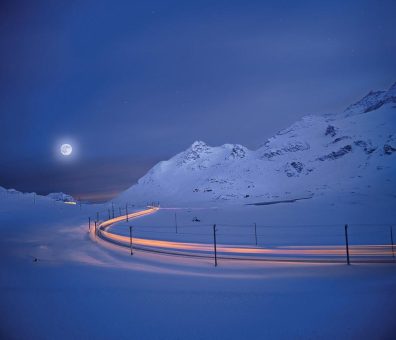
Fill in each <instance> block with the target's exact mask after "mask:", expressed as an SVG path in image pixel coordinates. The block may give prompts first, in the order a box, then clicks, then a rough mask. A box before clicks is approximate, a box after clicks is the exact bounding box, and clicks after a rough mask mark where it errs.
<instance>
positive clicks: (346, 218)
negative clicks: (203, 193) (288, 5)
mask: <svg viewBox="0 0 396 340" xmlns="http://www.w3.org/2000/svg"><path fill="white" fill-rule="evenodd" d="M34 201H35V202H34ZM0 202H1V205H0V228H1V236H2V237H1V239H0V255H1V256H0V259H1V260H0V261H1V275H0V288H1V293H0V306H1V307H0V308H1V311H0V315H1V317H0V318H1V319H0V320H1V324H0V337H1V338H4V339H14V338H15V339H110V338H111V339H131V338H133V339H250V338H260V339H296V338H297V339H298V338H303V339H316V338H324V339H333V338H336V337H337V338H338V339H351V338H352V339H393V338H394V331H395V328H396V326H395V322H394V306H395V302H396V264H394V263H390V264H354V263H352V265H351V266H347V265H346V264H308V263H304V264H293V263H272V262H265V263H257V262H250V261H243V262H236V261H232V260H227V261H220V262H219V266H218V267H216V268H215V267H214V266H213V261H212V260H211V259H196V258H194V259H189V258H184V257H173V256H166V255H158V254H157V255H154V254H148V253H142V252H135V254H134V255H133V256H131V255H129V250H128V249H127V248H119V247H116V246H112V245H107V244H104V242H102V241H101V240H96V241H95V240H94V239H91V237H89V234H88V216H91V217H92V216H95V213H96V212H97V211H98V212H100V216H101V218H102V219H103V218H104V217H103V216H105V215H106V213H107V209H108V208H109V206H108V205H106V206H104V205H83V206H82V207H79V206H78V205H75V206H71V205H66V204H64V203H62V202H55V201H53V200H51V199H49V198H44V197H40V196H37V197H35V198H34V197H32V196H31V195H27V194H26V195H22V194H17V193H15V194H7V193H5V192H2V193H1V197H0ZM392 207H394V202H393V200H389V198H388V199H386V200H381V199H375V197H374V198H373V199H372V200H367V199H365V198H362V197H361V196H357V197H355V196H353V195H349V196H343V197H339V198H338V199H335V198H334V197H327V198H326V197H323V198H321V199H319V198H316V199H312V200H306V201H299V202H295V203H290V204H279V205H271V206H242V205H223V206H217V207H215V208H214V207H207V209H202V207H200V208H199V209H194V208H189V209H176V210H175V209H169V210H168V209H164V210H160V212H159V213H157V214H154V215H151V216H146V217H143V218H141V219H139V220H135V221H133V223H134V227H135V228H136V229H137V230H139V228H140V227H141V228H144V227H146V228H148V227H151V228H152V229H153V230H154V231H155V228H156V226H158V227H162V228H164V227H167V226H169V227H170V226H171V225H173V224H174V214H175V211H177V218H178V223H179V226H180V227H181V228H182V226H183V225H187V224H192V223H193V222H192V218H194V217H197V218H198V219H200V221H201V223H202V224H205V223H207V224H210V223H213V222H217V223H219V224H221V223H224V224H230V225H231V224H235V225H243V224H245V223H247V222H246V221H249V228H250V227H251V223H252V222H256V223H257V224H258V225H264V224H266V225H269V224H272V225H279V226H280V225H290V224H292V223H294V224H298V225H301V226H309V225H312V224H318V221H320V222H321V223H320V224H321V225H322V226H321V227H320V228H319V229H315V228H314V227H313V226H312V227H311V229H307V228H308V227H307V228H305V229H304V228H302V229H301V230H302V236H307V237H308V235H311V236H312V235H316V236H315V237H313V238H311V242H316V243H317V244H321V243H326V242H327V243H329V242H330V243H333V241H334V242H339V243H340V244H342V237H341V238H340V239H337V240H335V239H332V240H331V241H329V239H328V237H327V236H326V235H328V234H327V233H326V232H323V230H326V228H325V227H324V226H323V225H324V224H328V225H329V228H330V225H338V224H339V225H340V228H341V230H342V226H343V224H344V223H351V224H356V228H358V225H362V224H363V223H367V224H375V223H377V224H378V225H377V226H373V228H374V227H375V228H377V229H376V231H375V232H374V235H376V236H375V237H378V242H389V238H388V234H386V233H385V232H383V233H382V234H381V226H382V225H387V224H390V223H391V222H393V221H394V220H395V219H394V213H391V211H392ZM168 208H171V207H168ZM208 208H210V209H208ZM126 227H127V226H126V225H124V229H123V224H120V225H119V226H117V227H114V228H115V229H117V228H118V229H119V231H120V233H122V232H123V231H125V228H126ZM270 230H276V228H273V229H270ZM373 230H374V229H373ZM387 230H388V229H387ZM322 233H323V237H322V238H321V236H320V235H322ZM159 235H160V233H157V234H156V236H158V237H160V236H159ZM271 235H272V236H271ZM288 235H290V231H287V230H286V231H284V238H283V237H282V235H279V234H271V232H268V233H267V235H266V237H267V238H268V239H271V237H272V239H271V243H272V244H277V245H279V244H281V240H282V239H284V240H285V241H284V242H286V244H289V243H290V242H293V240H292V239H290V237H288ZM318 235H319V236H318ZM362 235H364V233H363V234H362ZM341 236H342V233H341ZM176 237H178V238H183V237H185V238H187V237H189V236H188V234H186V235H184V236H180V235H179V236H175V235H173V236H172V235H170V234H169V239H171V240H172V239H173V240H174V239H175V238H176ZM329 237H330V236H329ZM331 237H333V236H331ZM362 237H364V236H362ZM356 240H358V238H357V237H356V238H354V237H353V238H352V240H351V242H352V243H353V242H355V241H356ZM203 242H205V240H203ZM246 242H248V241H246ZM259 242H260V243H262V244H265V243H266V242H269V241H268V240H266V239H265V238H263V239H261V240H259ZM378 242H376V243H378Z"/></svg>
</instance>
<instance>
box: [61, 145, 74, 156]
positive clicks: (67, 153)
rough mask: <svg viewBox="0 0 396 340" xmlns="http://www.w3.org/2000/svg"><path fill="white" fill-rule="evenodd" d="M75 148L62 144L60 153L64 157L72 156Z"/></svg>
mask: <svg viewBox="0 0 396 340" xmlns="http://www.w3.org/2000/svg"><path fill="white" fill-rule="evenodd" d="M72 151H73V148H72V146H71V145H70V144H62V145H61V147H60V152H61V154H62V155H63V156H70V155H71V153H72Z"/></svg>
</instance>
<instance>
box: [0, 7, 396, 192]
mask: <svg viewBox="0 0 396 340" xmlns="http://www.w3.org/2000/svg"><path fill="white" fill-rule="evenodd" d="M395 14H396V2H395V1H378V0H376V1H363V0H361V1H345V0H344V1H326V2H324V1H248V0H244V1H202V0H200V1H165V0H161V1H107V2H104V1H98V0H95V1H47V2H46V1H9V2H7V1H2V2H1V5H0V51H1V52H0V118H1V120H0V126H1V131H2V137H1V144H0V155H1V158H0V185H2V186H5V187H15V188H17V189H19V190H23V191H37V192H40V193H46V192H52V191H65V192H69V193H71V194H73V195H75V196H81V197H85V198H90V197H91V198H92V197H96V198H99V199H100V198H105V197H107V196H109V195H112V194H115V193H116V192H119V191H120V190H123V189H125V188H127V187H129V186H130V185H132V184H133V183H134V182H135V181H136V180H137V179H138V178H139V177H141V176H142V175H143V174H144V173H145V172H146V171H147V170H148V169H149V168H150V167H151V166H152V165H154V164H155V163H156V162H158V161H159V160H162V159H167V158H170V157H171V156H173V155H174V154H175V153H177V152H180V151H182V150H184V149H185V148H187V147H188V146H189V145H190V144H191V143H192V142H193V141H194V140H197V139H199V140H204V141H206V142H207V143H208V144H211V145H219V144H223V143H227V142H229V143H240V144H243V145H246V146H248V147H250V148H253V149H254V148H256V147H258V146H259V145H260V144H262V143H263V142H264V141H265V140H266V138H268V137H270V136H271V135H272V134H274V133H276V132H277V131H278V130H279V129H282V128H284V127H287V126H288V125H289V124H291V123H293V122H294V121H295V120H297V119H299V118H300V117H301V116H302V115H305V114H312V113H326V112H334V111H339V110H342V109H344V107H345V106H347V105H348V104H350V103H352V102H354V101H355V100H357V99H359V98H360V97H361V96H363V95H364V94H366V92H368V91H369V90H370V89H384V88H387V87H388V86H390V85H391V84H392V83H393V82H394V81H395V80H396V72H395V71H396V38H395V37H396V25H395ZM61 141H71V142H72V143H73V146H74V147H75V148H76V151H77V152H76V153H75V154H74V155H73V157H72V158H71V159H69V160H67V161H65V160H61V159H60V158H59V157H57V156H56V151H55V149H56V148H57V147H58V144H59V143H60V142H61Z"/></svg>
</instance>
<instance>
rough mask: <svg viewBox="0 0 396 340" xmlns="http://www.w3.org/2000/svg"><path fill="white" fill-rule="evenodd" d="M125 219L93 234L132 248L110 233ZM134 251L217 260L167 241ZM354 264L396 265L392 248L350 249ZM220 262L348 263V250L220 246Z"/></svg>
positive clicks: (205, 248) (136, 241)
mask: <svg viewBox="0 0 396 340" xmlns="http://www.w3.org/2000/svg"><path fill="white" fill-rule="evenodd" d="M159 209H160V208H158V207H148V208H147V209H145V210H141V211H138V212H134V213H131V214H128V220H132V219H135V218H138V217H142V216H146V215H149V214H153V213H155V212H157V211H158V210H159ZM126 220H127V216H126V215H122V216H118V217H115V218H112V219H109V220H106V221H103V222H101V223H100V224H99V225H98V226H97V229H96V230H93V233H96V235H97V236H98V237H100V238H101V239H103V240H104V241H107V242H111V243H113V244H117V245H120V246H123V247H128V248H129V247H130V241H131V239H130V237H129V236H124V235H119V234H115V233H112V232H110V231H109V230H108V229H109V227H111V226H112V225H114V224H115V223H118V222H121V221H126ZM133 249H134V250H139V251H145V252H151V253H160V254H167V255H177V256H188V257H200V258H213V257H214V246H213V244H207V243H190V242H175V241H163V240H155V239H146V238H136V237H133ZM349 253H350V256H351V261H352V262H354V263H356V262H361V263H370V262H373V263H374V262H375V263H387V262H394V261H395V259H394V257H393V249H392V247H391V245H381V244H379V245H352V246H350V247H349ZM217 258H218V259H233V260H250V261H278V262H279V261H280V262H332V263H344V262H346V250H345V246H339V245H334V246H293V247H290V246H284V247H278V248H263V247H249V246H242V245H224V244H218V245H217Z"/></svg>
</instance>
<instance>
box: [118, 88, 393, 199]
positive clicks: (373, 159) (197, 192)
mask: <svg viewBox="0 0 396 340" xmlns="http://www.w3.org/2000/svg"><path fill="white" fill-rule="evenodd" d="M395 173H396V83H395V84H394V85H393V86H392V87H391V88H390V89H389V90H388V91H376V92H370V93H369V94H368V95H367V96H365V97H364V98H363V99H361V100H360V101H358V102H357V103H355V104H353V105H351V106H349V107H348V108H347V109H346V110H345V111H344V112H342V113H339V114H331V115H320V116H314V115H311V116H306V117H303V118H302V119H301V120H300V121H298V122H296V123H295V124H293V125H292V126H290V127H289V128H287V129H285V130H282V131H280V132H278V133H277V134H276V135H275V136H274V137H272V138H270V139H269V140H267V141H266V142H265V143H264V144H263V145H262V146H261V147H260V148H259V149H257V150H254V151H253V150H249V149H247V148H246V147H244V146H242V145H238V144H224V145H222V146H219V147H211V146H209V145H207V144H205V143H204V142H202V141H197V142H194V143H193V144H192V145H191V147H189V148H188V149H187V150H186V151H184V152H181V153H179V154H177V155H176V156H174V157H173V158H171V159H170V160H168V161H163V162H160V163H158V164H157V165H155V166H154V167H153V168H152V169H151V170H150V171H149V172H148V173H147V174H146V175H145V176H144V177H142V178H141V179H140V180H139V181H138V183H137V184H135V185H133V186H132V187H131V188H129V189H128V190H126V191H125V192H124V193H122V194H121V195H120V196H118V197H117V198H116V199H115V200H116V201H118V202H121V201H141V202H144V201H148V202H150V201H153V200H154V201H158V200H159V201H160V202H161V203H176V202H178V203H181V202H210V201H217V202H218V201H233V202H234V201H236V200H238V201H242V202H244V203H253V202H260V201H268V200H281V199H291V198H299V197H312V196H315V195H323V194H326V193H327V192H332V193H334V192H354V193H359V194H364V195H370V194H372V193H373V192H376V193H381V194H384V195H391V196H394V194H395V193H396V190H395V189H396V176H395Z"/></svg>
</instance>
